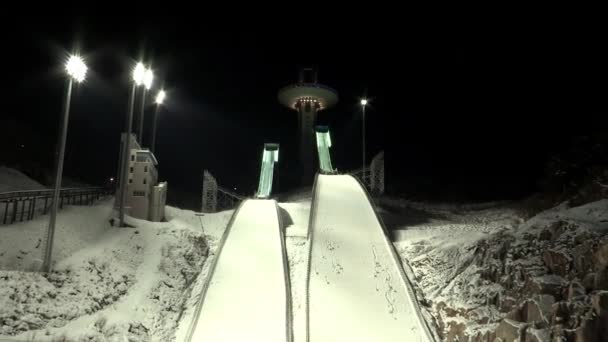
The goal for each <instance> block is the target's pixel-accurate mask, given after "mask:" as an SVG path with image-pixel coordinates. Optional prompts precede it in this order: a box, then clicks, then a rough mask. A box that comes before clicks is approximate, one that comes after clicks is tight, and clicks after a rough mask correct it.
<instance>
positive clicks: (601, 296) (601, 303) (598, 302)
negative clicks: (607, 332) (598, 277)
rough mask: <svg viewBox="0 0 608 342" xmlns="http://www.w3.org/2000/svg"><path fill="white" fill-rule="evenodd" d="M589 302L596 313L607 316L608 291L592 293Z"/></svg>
mask: <svg viewBox="0 0 608 342" xmlns="http://www.w3.org/2000/svg"><path fill="white" fill-rule="evenodd" d="M591 303H592V306H593V310H594V311H595V314H596V315H598V316H599V317H604V318H608V291H600V292H597V293H594V294H593V295H592V296H591ZM606 326H608V324H606Z"/></svg>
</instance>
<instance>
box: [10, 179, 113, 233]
mask: <svg viewBox="0 0 608 342" xmlns="http://www.w3.org/2000/svg"><path fill="white" fill-rule="evenodd" d="M111 193H112V189H108V188H93V187H92V188H64V189H61V191H60V193H59V207H60V208H63V206H64V205H91V204H93V202H94V201H95V200H98V199H100V198H101V197H103V196H106V195H109V194H111ZM52 201H53V189H43V190H26V191H10V192H0V224H11V223H15V222H22V221H28V220H32V219H33V218H34V217H35V216H36V215H37V214H38V215H39V214H42V215H45V214H47V213H48V211H49V209H50V207H51V204H52Z"/></svg>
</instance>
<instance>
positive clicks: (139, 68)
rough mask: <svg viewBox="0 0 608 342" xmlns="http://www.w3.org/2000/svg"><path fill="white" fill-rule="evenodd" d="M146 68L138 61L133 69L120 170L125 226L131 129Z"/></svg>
mask: <svg viewBox="0 0 608 342" xmlns="http://www.w3.org/2000/svg"><path fill="white" fill-rule="evenodd" d="M145 74H146V68H145V67H144V65H143V64H142V63H137V65H136V66H135V69H134V70H133V86H132V87H131V95H130V96H129V112H128V113H127V124H126V126H127V131H126V133H125V141H124V142H123V144H122V145H123V149H122V162H121V170H120V194H119V197H118V201H119V205H118V210H119V214H118V219H119V220H120V223H119V226H120V227H125V202H126V200H127V180H128V178H129V167H128V164H129V155H130V154H131V146H130V145H131V131H132V130H133V107H134V106H135V90H136V88H137V86H140V85H142V84H144V78H145Z"/></svg>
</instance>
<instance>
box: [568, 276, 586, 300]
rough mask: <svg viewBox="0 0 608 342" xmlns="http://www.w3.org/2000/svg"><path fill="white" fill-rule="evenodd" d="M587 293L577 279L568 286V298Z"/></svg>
mask: <svg viewBox="0 0 608 342" xmlns="http://www.w3.org/2000/svg"><path fill="white" fill-rule="evenodd" d="M584 295H585V288H584V287H583V285H582V284H581V283H579V282H578V281H576V280H573V281H572V282H570V285H569V286H568V296H567V298H568V300H572V299H573V298H574V297H577V296H584Z"/></svg>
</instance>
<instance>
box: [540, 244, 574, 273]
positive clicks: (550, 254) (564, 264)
mask: <svg viewBox="0 0 608 342" xmlns="http://www.w3.org/2000/svg"><path fill="white" fill-rule="evenodd" d="M543 261H544V262H545V266H547V268H548V269H549V270H550V271H551V273H553V274H557V275H559V276H562V277H565V276H566V275H567V274H568V273H569V272H570V269H571V266H570V264H571V261H572V259H571V257H570V256H569V255H566V254H565V253H563V252H561V251H555V250H551V249H549V250H545V251H544V252H543Z"/></svg>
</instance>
